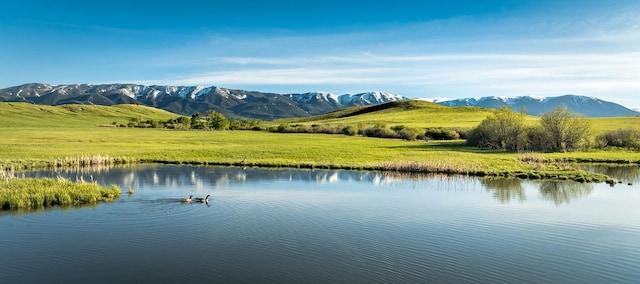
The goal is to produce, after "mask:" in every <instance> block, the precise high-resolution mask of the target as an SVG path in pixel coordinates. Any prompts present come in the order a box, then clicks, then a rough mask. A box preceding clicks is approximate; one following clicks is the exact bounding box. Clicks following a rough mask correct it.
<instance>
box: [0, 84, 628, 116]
mask: <svg viewBox="0 0 640 284" xmlns="http://www.w3.org/2000/svg"><path fill="white" fill-rule="evenodd" d="M408 99H409V98H407V97H404V96H401V95H397V94H392V93H387V92H366V93H359V94H344V95H337V94H333V93H327V92H309V93H301V94H276V93H266V92H258V91H246V90H235V89H227V88H221V87H216V86H208V87H207V86H160V85H151V86H145V85H138V84H96V85H93V84H68V85H50V84H40V83H30V84H23V85H20V86H14V87H9V88H5V89H0V102H29V103H33V104H42V105H61V104H95V105H107V106H108V105H114V104H141V105H146V106H151V107H155V108H159V109H163V110H167V111H170V112H173V113H177V114H183V115H191V114H194V113H196V112H200V113H205V112H206V111H209V110H215V111H217V112H219V113H222V114H223V115H224V116H226V117H228V118H233V119H239V118H255V119H262V120H273V119H280V118H296V117H308V116H315V115H320V114H325V113H328V112H331V111H335V110H338V109H342V108H346V107H352V106H370V105H378V104H383V103H388V102H394V101H401V100H408ZM430 101H432V102H435V103H438V104H440V105H444V106H477V107H484V108H495V109H497V108H500V107H502V106H509V107H511V109H513V110H515V111H520V110H521V109H523V108H524V109H526V110H527V113H528V114H531V115H536V116H539V115H541V114H542V113H544V112H546V111H550V110H552V109H554V108H555V107H556V106H559V105H560V106H564V107H566V108H569V109H571V110H572V111H573V112H575V113H578V114H581V115H584V116H587V117H613V116H638V115H640V112H638V111H635V110H631V109H628V108H626V107H624V106H621V105H619V104H616V103H612V102H607V101H603V100H600V99H597V98H592V97H586V96H575V95H564V96H559V97H547V98H541V97H529V96H522V97H515V98H504V97H495V96H494V97H482V98H465V99H456V100H445V99H432V100H430Z"/></svg>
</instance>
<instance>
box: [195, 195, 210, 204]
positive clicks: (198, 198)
mask: <svg viewBox="0 0 640 284" xmlns="http://www.w3.org/2000/svg"><path fill="white" fill-rule="evenodd" d="M209 196H211V195H209V194H207V197H205V198H202V197H196V201H198V202H200V203H205V202H209Z"/></svg>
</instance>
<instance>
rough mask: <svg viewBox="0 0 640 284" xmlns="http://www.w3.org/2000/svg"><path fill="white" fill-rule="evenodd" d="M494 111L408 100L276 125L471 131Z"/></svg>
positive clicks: (279, 121)
mask: <svg viewBox="0 0 640 284" xmlns="http://www.w3.org/2000/svg"><path fill="white" fill-rule="evenodd" d="M494 111H495V110H493V109H486V108H478V107H446V106H441V105H439V104H435V103H431V102H427V101H419V100H407V101H396V102H389V103H385V104H381V105H375V106H368V107H361V106H360V107H351V108H346V109H342V110H338V111H334V112H330V113H327V114H324V115H319V116H313V117H307V118H302V119H286V120H276V121H273V123H274V124H276V125H277V124H281V123H290V124H294V123H296V124H328V125H354V126H355V125H361V126H372V125H376V124H385V125H388V126H393V125H404V126H407V127H424V128H426V127H460V128H471V127H475V126H477V125H478V124H480V121H482V120H483V119H485V118H487V115H489V114H491V113H493V112H494Z"/></svg>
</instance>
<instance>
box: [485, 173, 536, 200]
mask: <svg viewBox="0 0 640 284" xmlns="http://www.w3.org/2000/svg"><path fill="white" fill-rule="evenodd" d="M480 181H481V183H482V184H483V185H484V187H485V189H486V190H487V191H492V192H493V197H494V198H495V199H497V200H498V201H500V202H501V203H508V202H509V201H511V200H513V199H518V201H520V202H523V201H524V200H526V196H525V190H524V188H523V187H522V180H520V179H517V178H484V179H481V180H480Z"/></svg>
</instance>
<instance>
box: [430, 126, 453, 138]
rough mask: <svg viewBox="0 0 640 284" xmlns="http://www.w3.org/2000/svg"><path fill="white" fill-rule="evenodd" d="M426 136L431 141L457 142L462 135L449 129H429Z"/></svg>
mask: <svg viewBox="0 0 640 284" xmlns="http://www.w3.org/2000/svg"><path fill="white" fill-rule="evenodd" d="M424 136H426V137H428V139H431V140H457V139H460V136H461V135H460V133H459V132H458V131H456V130H454V129H447V128H442V127H438V128H427V129H426V131H425V133H424Z"/></svg>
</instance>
